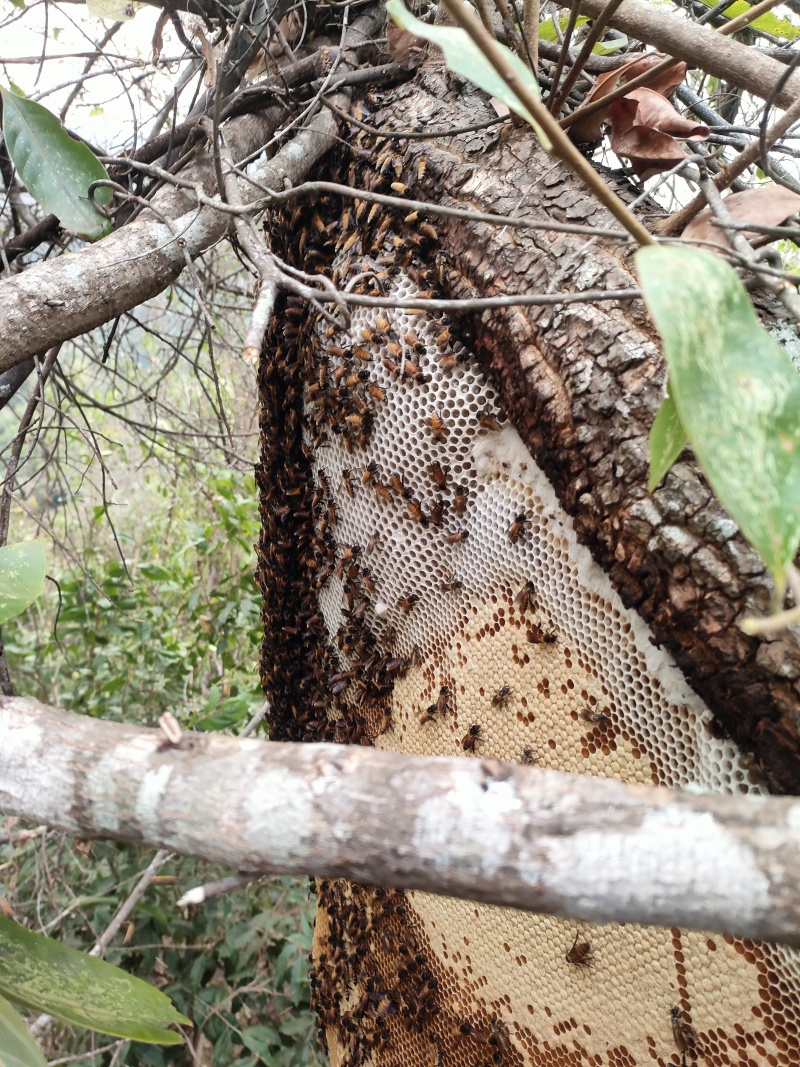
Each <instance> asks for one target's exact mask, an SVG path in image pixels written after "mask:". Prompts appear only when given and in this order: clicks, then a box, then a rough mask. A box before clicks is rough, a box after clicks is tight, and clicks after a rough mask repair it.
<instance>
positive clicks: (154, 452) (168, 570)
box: [0, 331, 321, 1067]
mask: <svg viewBox="0 0 800 1067" xmlns="http://www.w3.org/2000/svg"><path fill="white" fill-rule="evenodd" d="M234 341H235V338H234V337H233V336H232V335H231V338H230V343H229V344H226V345H219V344H218V346H217V354H218V371H219V381H220V385H221V388H222V390H223V392H224V398H225V400H226V409H227V410H226V417H227V419H228V422H229V424H230V427H231V436H230V439H231V440H234V441H235V449H236V456H235V457H234V458H233V460H232V451H231V446H230V443H229V444H228V446H226V447H225V448H221V447H217V445H216V441H215V440H205V441H203V440H202V438H201V437H200V436H199V435H198V434H197V433H195V435H194V436H192V435H191V434H188V433H186V434H184V435H183V436H181V434H178V436H176V426H177V425H178V422H176V420H170V419H169V418H168V417H167V414H166V413H167V412H169V410H171V409H173V410H175V411H176V412H179V413H187V412H193V413H194V416H195V422H196V423H197V424H198V425H201V424H202V422H203V419H206V420H207V422H206V424H207V425H210V426H213V425H214V421H215V420H214V413H213V411H211V410H208V409H207V408H208V405H206V406H205V407H204V397H203V394H202V389H200V388H199V386H198V384H197V375H196V374H195V368H193V367H191V366H189V365H188V364H179V365H177V367H176V368H174V369H173V373H172V376H171V377H170V378H167V379H162V380H161V383H160V386H159V390H160V391H159V417H158V420H156V428H154V429H152V431H151V432H148V433H146V434H145V433H143V432H142V430H141V426H140V425H138V424H137V423H138V422H139V419H140V418H142V419H143V418H144V417H145V416H146V414H147V413H146V412H145V411H144V406H146V404H147V401H142V400H139V401H134V403H133V404H132V405H131V404H128V406H127V407H126V409H125V413H126V417H127V421H120V420H119V419H118V418H116V417H115V414H114V412H115V410H116V405H117V403H118V402H119V401H120V399H121V398H120V396H119V395H118V392H119V389H120V386H119V384H118V379H116V378H114V377H113V376H111V375H110V374H109V375H107V376H106V375H105V372H104V371H103V370H102V368H100V367H98V364H97V362H96V361H95V360H92V359H89V358H87V356H86V353H82V352H81V351H80V350H79V349H77V348H72V349H71V350H70V351H69V352H68V353H66V359H65V362H64V364H63V366H64V368H65V373H68V374H69V375H70V376H72V375H73V374H75V375H77V377H76V378H75V382H76V392H75V395H77V392H78V391H80V392H83V393H84V394H85V395H90V394H91V395H92V397H93V401H94V403H93V411H92V419H91V421H92V435H91V438H89V437H88V436H87V435H86V434H85V432H83V430H82V429H81V427H80V425H79V423H78V417H79V412H78V406H77V405H76V403H75V401H74V400H73V401H72V403H70V400H69V398H68V397H65V398H64V399H65V403H66V408H65V413H66V419H64V420H63V422H62V425H61V429H60V432H59V435H58V436H57V437H56V438H55V439H53V438H52V437H48V435H47V434H46V433H43V434H41V435H40V436H39V439H38V444H37V446H36V453H35V455H34V457H33V464H34V465H36V461H37V459H38V460H39V462H40V464H41V465H42V466H43V467H44V471H43V474H42V475H41V476H40V477H39V478H38V479H37V480H36V481H35V482H33V483H32V484H31V488H30V489H29V491H28V492H27V493H26V491H25V487H24V486H23V487H22V490H21V492H20V498H21V501H22V504H23V505H24V510H23V511H22V512H20V511H19V510H18V509H15V526H14V535H13V539H19V540H21V539H24V538H25V537H29V536H37V535H39V536H41V534H42V532H43V531H44V532H46V533H48V534H50V535H51V537H52V538H53V540H50V539H49V538H48V543H47V553H48V573H49V575H50V576H52V577H53V578H54V579H56V581H57V583H58V587H59V588H60V597H59V592H58V590H57V589H56V586H55V585H54V584H52V583H48V586H47V590H46V594H45V596H44V597H42V598H41V599H40V600H39V601H38V602H36V603H35V604H34V606H33V607H32V608H31V609H30V610H29V611H28V612H27V613H26V614H25V615H24V616H21V617H20V618H18V619H15V620H13V621H12V622H10V623H8V624H7V625H6V626H5V627H4V631H3V635H4V640H5V645H6V650H7V654H8V658H9V664H10V670H11V675H12V678H13V680H14V684H15V687H16V689H17V692H18V693H19V694H21V695H24V696H33V697H36V698H37V699H39V700H42V701H45V702H47V703H50V704H54V705H59V706H64V707H68V708H70V709H71V710H74V711H80V712H83V713H85V714H89V715H95V716H98V717H100V716H102V717H106V718H112V719H115V720H123V719H125V720H128V721H134V722H136V723H137V724H140V725H149V726H153V725H155V724H156V722H157V720H158V718H159V716H160V715H162V714H163V713H164V712H165V711H170V712H172V713H173V714H174V715H176V717H177V718H178V719H179V721H180V722H181V723H182V725H184V726H185V727H187V728H194V729H200V730H230V731H232V732H234V733H237V732H239V730H241V729H242V727H244V725H245V724H246V723H247V722H249V720H250V719H251V718H252V716H253V715H254V714H256V713H257V712H258V711H259V709H260V708H261V706H262V701H263V697H262V695H261V692H260V687H259V684H258V676H257V662H258V643H259V641H260V637H261V627H260V597H259V594H258V591H257V589H256V586H255V584H254V580H253V567H254V553H253V544H254V542H255V540H256V537H257V533H258V513H257V505H256V493H255V486H254V484H253V478H252V474H251V473H250V471H251V469H252V467H251V462H252V459H253V456H254V454H255V450H256V439H255V436H254V435H253V433H252V426H253V422H254V398H255V388H254V382H253V378H254V373H253V371H252V369H251V368H249V367H247V366H246V365H245V364H244V363H243V362H242V361H241V360H240V358H239V357H238V355H237V348H236V345H235V343H234ZM95 343H97V339H96V341H95ZM153 345H154V342H152V341H150V342H149V345H147V346H146V345H144V344H143V337H142V332H141V331H136V332H135V335H133V336H129V337H128V343H127V345H126V346H125V348H124V349H123V353H122V354H123V355H124V357H125V358H128V359H132V360H133V361H134V363H135V364H136V366H137V367H139V368H140V370H141V369H142V368H144V373H145V374H146V373H148V368H149V367H150V365H151V362H152V366H153V371H154V372H155V369H156V364H155V358H156V357H155V353H153V352H152V347H153ZM148 347H149V348H150V352H148ZM160 370H161V368H159V374H160ZM143 391H146V390H143ZM137 404H138V406H139V407H140V408H142V409H143V410H142V411H140V412H138V413H137ZM102 408H105V409H106V410H105V411H103V410H101V409H102ZM17 414H18V413H15V412H13V411H12V410H10V409H6V411H4V412H2V413H0V445H7V443H8V441H9V440H10V438H11V436H12V435H13V433H14V431H15V416H16V415H17ZM70 418H72V419H73V420H74V421H73V422H72V423H71V422H70ZM184 429H185V428H184ZM111 479H113V483H116V486H118V488H117V489H115V488H114V487H113V484H112V481H111ZM112 523H113V525H112ZM59 599H60V605H59ZM258 729H259V730H260V731H263V729H264V727H263V726H260V727H259V728H258ZM54 743H56V739H54ZM3 824H4V825H3V826H2V830H5V831H6V835H5V836H6V838H8V837H9V836H11V837H12V840H11V841H9V842H8V843H6V844H2V845H0V872H1V873H0V877H2V880H3V883H4V885H5V890H4V896H2V897H0V907H2V908H3V910H4V911H6V912H8V913H9V914H11V915H12V916H13V917H14V918H16V919H17V920H19V921H22V922H25V923H26V925H28V926H29V927H30V928H31V929H33V930H37V931H39V932H42V933H47V934H48V935H49V936H51V937H55V938H57V939H59V940H62V941H63V942H65V943H66V944H69V945H73V946H75V947H78V948H82V949H84V950H88V949H89V948H91V946H92V944H93V943H94V941H95V939H96V937H97V936H99V935H100V934H101V933H102V932H103V931H104V930H105V928H106V927H107V926H108V924H109V922H110V920H111V919H112V917H113V915H114V913H115V911H116V910H117V907H118V906H119V904H120V903H121V902H122V901H123V900H124V899H125V898H126V896H127V894H128V893H129V892H130V890H131V889H132V888H133V886H134V884H135V883H136V881H137V880H138V878H139V876H140V875H141V873H142V871H143V870H144V868H145V867H146V866H147V865H148V863H149V861H150V858H151V856H150V854H149V853H147V852H145V851H143V850H140V849H136V848H130V847H121V846H118V845H115V844H112V843H107V842H93V843H87V842H79V841H74V840H72V839H70V838H68V837H66V836H65V835H61V834H57V833H54V832H50V833H47V834H39V835H36V836H33V837H31V838H29V839H27V840H24V841H21V842H20V841H19V840H16V839H15V838H14V834H15V833H16V831H18V830H19V829H20V826H19V825H18V824H16V823H15V821H14V820H11V819H5V820H3ZM0 833H1V831H0ZM2 840H3V837H2V836H0V841H2ZM229 873H230V872H229V871H223V870H221V869H214V868H211V867H210V866H208V865H202V864H198V863H195V862H194V861H190V860H186V859H181V858H179V857H176V858H174V859H172V860H170V861H169V862H168V864H167V865H166V866H165V867H163V868H162V869H161V872H160V874H159V875H157V876H156V878H155V880H154V883H153V884H152V885H151V886H150V887H149V888H148V890H147V892H146V894H145V897H144V899H143V900H142V901H141V902H140V903H139V904H138V905H137V907H136V909H135V911H134V913H133V922H132V924H131V925H130V926H128V927H127V928H126V927H123V930H122V931H121V933H120V935H119V936H118V937H117V939H116V941H115V942H114V944H113V945H112V947H111V948H110V950H109V951H108V953H107V955H106V958H107V959H108V960H109V962H111V963H114V964H119V965H120V966H122V967H124V968H126V969H128V970H130V971H131V972H132V973H135V974H137V975H138V976H139V977H142V978H145V979H147V980H149V981H151V982H153V983H154V984H155V985H157V986H158V987H159V988H161V989H163V990H164V992H166V993H167V994H168V995H169V996H170V997H171V998H172V999H173V1001H174V1003H175V1005H176V1007H177V1008H178V1010H180V1011H182V1012H184V1014H186V1015H187V1016H189V1017H190V1018H191V1019H192V1020H193V1021H194V1023H195V1027H196V1028H195V1030H194V1031H192V1032H191V1033H190V1035H189V1036H190V1039H191V1041H192V1045H193V1049H192V1052H190V1051H189V1050H188V1049H183V1050H181V1049H180V1048H178V1047H176V1048H170V1049H162V1048H159V1047H157V1046H149V1045H141V1044H131V1043H129V1042H124V1043H122V1044H120V1043H119V1042H117V1041H113V1042H112V1041H111V1039H109V1038H105V1037H104V1036H103V1035H101V1034H92V1033H89V1032H87V1031H82V1030H75V1031H71V1030H70V1029H69V1028H68V1027H66V1026H63V1025H60V1024H50V1026H49V1027H48V1028H47V1029H45V1030H44V1031H43V1032H42V1033H40V1034H39V1035H38V1036H39V1039H40V1040H41V1041H42V1044H43V1047H44V1049H45V1053H46V1054H47V1055H48V1057H50V1058H51V1059H52V1060H54V1061H55V1062H61V1061H63V1059H64V1058H66V1057H70V1056H74V1055H77V1054H81V1053H86V1054H90V1053H91V1051H92V1050H93V1049H105V1051H103V1052H100V1053H97V1054H94V1055H93V1056H91V1057H90V1056H89V1055H86V1056H82V1057H81V1060H76V1061H74V1062H91V1063H94V1064H109V1065H110V1064H112V1063H113V1064H122V1063H136V1064H142V1065H146V1067H150V1065H152V1067H162V1065H166V1064H167V1063H175V1064H182V1063H185V1064H187V1065H188V1064H192V1063H202V1064H209V1065H210V1064H213V1065H214V1067H222V1065H223V1064H229V1063H232V1062H234V1061H235V1062H236V1063H237V1064H242V1065H245V1067H248V1065H255V1064H257V1063H264V1064H267V1065H269V1067H273V1065H274V1067H282V1065H284V1064H287V1065H288V1064H293V1065H294V1064H297V1065H305V1064H309V1065H314V1064H316V1063H319V1062H321V1055H320V1053H319V1051H318V1046H317V1041H316V1036H315V1027H314V1021H313V1017H312V1015H311V1012H310V1008H309V981H308V973H307V972H308V954H309V951H310V944H311V933H312V922H313V904H312V902H311V900H310V894H309V889H308V885H307V883H305V882H301V881H297V880H292V879H289V878H272V879H265V880H262V881H261V882H259V883H256V884H254V885H251V886H249V887H247V888H246V889H243V890H237V891H236V892H234V893H232V894H229V895H227V896H223V897H220V898H217V899H213V900H211V901H209V902H207V903H206V904H205V905H204V906H202V907H196V908H190V909H184V910H183V911H181V910H178V909H177V908H176V907H175V902H176V900H177V899H178V898H179V897H180V896H181V895H182V894H183V893H184V892H185V891H186V890H188V889H189V888H191V887H192V886H195V885H199V884H202V883H204V882H208V881H213V880H215V879H218V878H220V877H224V875H226V874H229Z"/></svg>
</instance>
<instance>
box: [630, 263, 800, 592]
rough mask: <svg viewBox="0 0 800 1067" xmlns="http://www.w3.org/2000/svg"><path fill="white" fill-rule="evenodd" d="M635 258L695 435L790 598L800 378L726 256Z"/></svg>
mask: <svg viewBox="0 0 800 1067" xmlns="http://www.w3.org/2000/svg"><path fill="white" fill-rule="evenodd" d="M636 260H637V266H638V270H639V276H640V278H641V281H642V291H643V293H644V298H645V300H646V302H647V306H648V308H649V309H650V313H651V314H652V316H653V318H654V319H655V322H656V325H657V327H658V330H659V332H660V334H661V337H662V338H663V341H664V353H665V355H666V358H667V364H668V365H669V373H670V389H671V392H672V395H673V398H674V401H675V407H676V409H677V412H678V416H679V418H680V421H681V424H682V425H683V428H684V430H685V431H686V436H687V438H688V440H689V441H690V443H691V445H692V447H693V448H694V451H695V454H696V456H697V460H698V462H699V464H700V466H701V467H702V468H703V471H704V472H705V475H706V477H707V478H708V481H709V483H710V484H711V488H712V489H713V490H714V492H715V493H716V494H717V496H718V497H719V499H720V500H721V501H722V504H723V505H724V506H725V507H726V508H727V510H728V512H729V513H730V514H731V516H732V517H733V518H734V519H735V521H736V522H737V523H738V525H739V527H740V529H741V531H742V533H743V534H744V536H745V537H746V538H747V540H748V541H749V542H750V543H751V544H752V545H753V547H754V548H755V549H756V550H757V552H758V553H759V555H760V556H761V558H762V560H763V561H764V563H765V565H766V567H767V568H768V570H769V571H770V573H771V574H772V577H773V578H774V580H775V585H776V587H777V589H776V591H777V595H778V598H779V599H782V597H783V592H784V588H785V583H786V568H787V567H788V565H789V563H790V562H791V561H792V559H793V557H794V555H795V552H796V551H797V546H798V543H799V542H800V374H798V373H797V371H796V370H795V367H794V365H793V363H792V361H791V359H790V358H789V355H788V354H787V353H786V352H785V351H784V349H783V348H781V346H780V345H779V344H778V342H777V341H775V340H774V338H772V337H770V335H769V334H768V333H767V331H766V330H764V329H763V327H762V326H761V324H760V323H759V321H758V319H757V317H756V313H755V311H754V310H753V306H752V304H751V303H750V300H749V298H748V295H747V292H746V290H745V288H744V286H743V285H742V283H741V282H740V281H739V279H738V278H737V276H736V274H735V273H734V271H733V269H732V268H731V267H730V266H728V264H727V263H726V262H725V261H724V260H722V259H720V258H719V257H717V256H714V255H712V254H711V253H709V252H698V251H696V250H694V249H686V248H667V247H655V246H649V247H646V248H641V249H640V250H639V251H638V252H637V254H636Z"/></svg>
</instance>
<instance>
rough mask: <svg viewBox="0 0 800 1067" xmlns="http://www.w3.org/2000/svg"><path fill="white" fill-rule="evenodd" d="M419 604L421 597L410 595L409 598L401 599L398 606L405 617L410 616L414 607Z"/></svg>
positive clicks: (414, 594)
mask: <svg viewBox="0 0 800 1067" xmlns="http://www.w3.org/2000/svg"><path fill="white" fill-rule="evenodd" d="M418 602H419V597H418V596H417V594H416V593H409V594H408V595H407V596H404V597H401V598H400V599H399V600H398V601H397V606H398V607H399V608H400V610H401V611H402V612H403V614H404V615H409V614H410V613H411V611H412V610H413V608H414V605H415V604H417V603H418Z"/></svg>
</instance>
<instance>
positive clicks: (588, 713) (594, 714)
mask: <svg viewBox="0 0 800 1067" xmlns="http://www.w3.org/2000/svg"><path fill="white" fill-rule="evenodd" d="M581 718H582V719H583V721H584V722H593V723H597V724H598V725H600V726H605V725H606V724H607V723H610V722H611V719H610V718H609V716H608V715H606V713H605V712H604V711H597V710H595V709H594V708H584V709H583V711H582V712H581Z"/></svg>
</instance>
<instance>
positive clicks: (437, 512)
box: [428, 500, 447, 526]
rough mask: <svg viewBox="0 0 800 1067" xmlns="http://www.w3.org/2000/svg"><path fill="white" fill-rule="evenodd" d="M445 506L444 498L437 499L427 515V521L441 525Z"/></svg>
mask: <svg viewBox="0 0 800 1067" xmlns="http://www.w3.org/2000/svg"><path fill="white" fill-rule="evenodd" d="M446 508H447V501H446V500H437V501H436V502H435V503H434V505H433V507H432V508H431V510H430V513H429V515H428V521H429V522H432V523H433V525H434V526H441V525H442V520H443V519H444V513H445V510H446Z"/></svg>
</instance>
